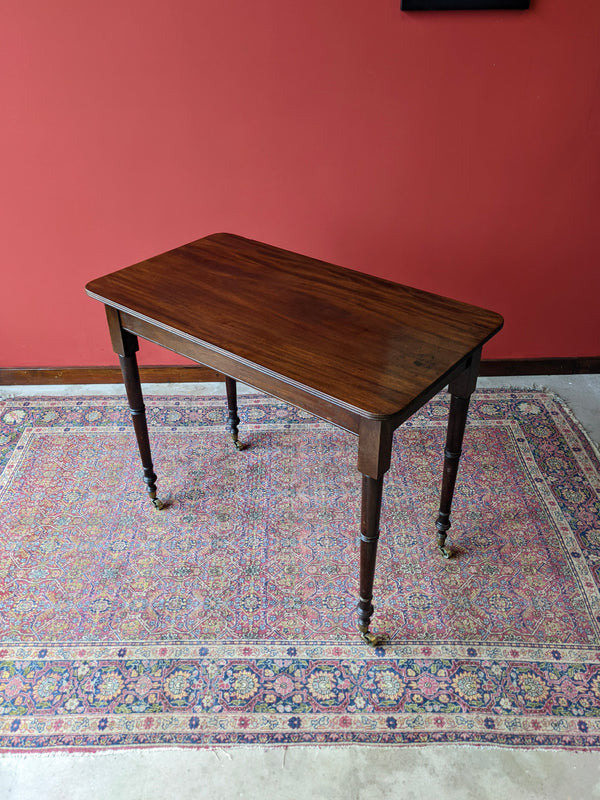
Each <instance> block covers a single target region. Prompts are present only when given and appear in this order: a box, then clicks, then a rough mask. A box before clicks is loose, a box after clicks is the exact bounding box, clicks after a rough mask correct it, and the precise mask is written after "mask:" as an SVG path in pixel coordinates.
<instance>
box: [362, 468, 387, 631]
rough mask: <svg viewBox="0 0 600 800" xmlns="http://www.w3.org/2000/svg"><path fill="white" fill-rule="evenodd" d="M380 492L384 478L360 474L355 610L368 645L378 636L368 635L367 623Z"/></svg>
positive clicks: (375, 552) (377, 529)
mask: <svg viewBox="0 0 600 800" xmlns="http://www.w3.org/2000/svg"><path fill="white" fill-rule="evenodd" d="M382 490H383V475H382V476H380V477H379V478H371V477H369V476H368V475H363V477H362V508H361V515H360V588H359V598H358V604H357V606H356V610H357V613H358V630H359V631H360V632H361V635H362V637H363V639H364V640H365V641H366V642H367V643H368V644H371V645H375V644H377V641H378V637H377V636H376V635H375V634H374V633H370V632H369V624H370V622H371V617H372V616H373V610H374V609H373V603H372V602H371V601H372V600H373V580H374V578H375V561H376V558H377V542H378V541H379V516H380V512H381V495H382Z"/></svg>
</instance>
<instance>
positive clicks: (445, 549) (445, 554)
mask: <svg viewBox="0 0 600 800" xmlns="http://www.w3.org/2000/svg"><path fill="white" fill-rule="evenodd" d="M438 549H439V551H440V553H441V554H442V556H443V557H444V558H452V550H450V548H449V547H446V545H445V544H439V545H438Z"/></svg>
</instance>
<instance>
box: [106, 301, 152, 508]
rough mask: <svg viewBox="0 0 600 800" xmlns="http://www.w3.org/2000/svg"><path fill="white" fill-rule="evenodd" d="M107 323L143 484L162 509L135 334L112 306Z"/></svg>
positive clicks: (107, 312)
mask: <svg viewBox="0 0 600 800" xmlns="http://www.w3.org/2000/svg"><path fill="white" fill-rule="evenodd" d="M106 315H107V318H108V325H109V329H110V333H111V339H112V343H113V348H114V350H115V351H116V353H117V355H118V356H119V362H120V364H121V372H122V374H123V382H124V384H125V391H126V393H127V400H128V402H129V410H130V411H131V419H132V422H133V429H134V431H135V436H136V439H137V444H138V449H139V451H140V457H141V460H142V468H143V470H144V483H145V484H146V491H147V492H148V496H149V497H150V500H151V501H152V504H153V506H154V507H155V508H157V509H161V508H164V505H163V503H162V502H161V501H160V500H159V499H158V497H157V496H156V474H155V472H154V466H153V464H152V454H151V452H150V438H149V436H148V424H147V422H146V408H145V406H144V398H143V396H142V385H141V383H140V373H139V370H138V365H137V358H136V355H135V354H136V352H137V351H138V349H139V345H138V339H137V336H134V335H133V334H132V333H129V331H126V330H123V329H122V328H121V325H120V318H119V313H118V311H116V310H115V309H112V308H108V307H107V309H106Z"/></svg>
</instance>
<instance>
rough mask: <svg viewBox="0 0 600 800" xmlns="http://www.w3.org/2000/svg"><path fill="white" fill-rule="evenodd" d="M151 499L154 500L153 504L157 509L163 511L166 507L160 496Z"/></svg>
mask: <svg viewBox="0 0 600 800" xmlns="http://www.w3.org/2000/svg"><path fill="white" fill-rule="evenodd" d="M150 500H151V501H152V505H153V506H154V508H155V509H156V510H157V511H162V509H163V508H164V507H165V504H164V503H163V501H162V500H159V499H158V497H151V498H150Z"/></svg>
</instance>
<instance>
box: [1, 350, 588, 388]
mask: <svg viewBox="0 0 600 800" xmlns="http://www.w3.org/2000/svg"><path fill="white" fill-rule="evenodd" d="M597 373H600V356H594V357H589V356H586V357H581V358H519V359H505V358H500V359H489V360H487V361H486V360H484V361H482V362H481V369H480V375H486V376H492V375H493V376H496V375H502V376H510V375H582V374H597ZM140 377H141V379H142V382H144V383H207V382H211V381H220V380H223V376H222V375H220V374H219V373H218V372H215V371H214V370H212V369H209V368H208V367H202V366H197V365H190V366H157V367H144V366H141V367H140ZM120 382H121V370H120V369H119V367H118V366H111V367H23V368H16V369H13V368H0V386H34V385H49V384H77V383H79V384H85V383H120Z"/></svg>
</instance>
